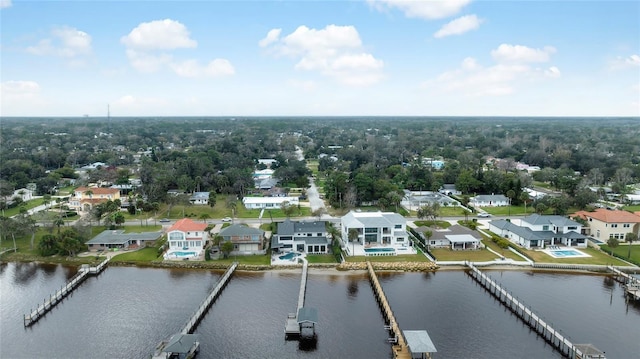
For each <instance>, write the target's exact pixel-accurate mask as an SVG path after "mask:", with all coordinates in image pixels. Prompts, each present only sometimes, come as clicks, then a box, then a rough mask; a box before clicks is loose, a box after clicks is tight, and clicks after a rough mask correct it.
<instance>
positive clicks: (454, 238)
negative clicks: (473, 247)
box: [445, 234, 480, 243]
mask: <svg viewBox="0 0 640 359" xmlns="http://www.w3.org/2000/svg"><path fill="white" fill-rule="evenodd" d="M445 238H447V239H448V240H449V242H451V243H478V242H480V240H479V239H478V238H475V237H474V236H472V235H470V234H451V235H447V236H445Z"/></svg>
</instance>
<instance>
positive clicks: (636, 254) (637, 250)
mask: <svg viewBox="0 0 640 359" xmlns="http://www.w3.org/2000/svg"><path fill="white" fill-rule="evenodd" d="M600 248H602V250H603V251H605V252H606V253H611V248H610V247H608V246H607V245H603V246H601V247H600ZM613 253H615V254H617V255H619V256H620V257H621V258H623V259H626V260H629V261H632V262H634V263H640V246H639V245H632V246H631V257H630V258H628V257H627V254H629V246H628V245H620V246H617V247H616V248H615V249H614V250H613Z"/></svg>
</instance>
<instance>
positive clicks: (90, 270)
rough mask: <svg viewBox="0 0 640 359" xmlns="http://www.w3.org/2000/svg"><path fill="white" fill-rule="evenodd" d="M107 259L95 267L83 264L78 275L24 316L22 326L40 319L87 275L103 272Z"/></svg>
mask: <svg viewBox="0 0 640 359" xmlns="http://www.w3.org/2000/svg"><path fill="white" fill-rule="evenodd" d="M109 259H110V258H107V259H105V260H104V261H103V262H101V263H100V264H98V265H97V266H95V267H90V266H89V265H87V264H84V265H82V266H81V267H80V269H78V273H76V275H75V276H73V278H71V280H69V281H68V282H67V284H66V285H64V286H63V287H62V288H60V289H59V290H58V291H56V292H55V293H54V294H51V295H49V298H45V299H44V301H43V302H42V304H40V305H39V306H38V307H37V308H36V309H35V310H33V311H31V313H29V314H28V315H26V314H24V315H23V316H22V317H23V321H24V326H25V327H28V326H30V325H32V324H33V323H35V322H37V321H38V320H39V319H40V318H42V317H43V316H44V315H45V314H46V313H47V312H48V311H50V310H51V308H53V307H55V306H56V304H58V303H60V302H61V301H62V300H63V299H64V298H65V297H66V296H67V295H69V293H71V292H72V291H73V290H74V289H76V288H77V287H78V286H79V285H80V283H82V282H83V281H84V280H85V279H87V277H88V276H89V275H98V274H100V272H102V271H103V270H104V268H105V267H106V266H107V263H109Z"/></svg>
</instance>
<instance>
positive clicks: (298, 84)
mask: <svg viewBox="0 0 640 359" xmlns="http://www.w3.org/2000/svg"><path fill="white" fill-rule="evenodd" d="M287 83H288V84H289V85H290V86H292V87H295V88H297V89H301V90H303V91H305V92H311V91H314V90H315V89H316V83H315V82H314V81H311V80H295V79H292V80H289V81H287Z"/></svg>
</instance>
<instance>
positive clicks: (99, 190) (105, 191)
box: [75, 187, 120, 196]
mask: <svg viewBox="0 0 640 359" xmlns="http://www.w3.org/2000/svg"><path fill="white" fill-rule="evenodd" d="M75 191H76V192H78V191H80V192H82V194H83V195H84V193H85V192H86V191H91V192H93V195H94V196H99V195H101V194H102V195H105V194H115V193H118V192H120V190H119V189H117V188H105V187H78V188H76V190H75Z"/></svg>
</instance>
